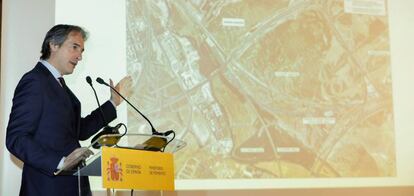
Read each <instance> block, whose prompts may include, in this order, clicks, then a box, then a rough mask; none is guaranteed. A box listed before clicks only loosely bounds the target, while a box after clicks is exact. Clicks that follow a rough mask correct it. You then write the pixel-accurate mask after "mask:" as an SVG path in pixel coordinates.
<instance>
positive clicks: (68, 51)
mask: <svg viewBox="0 0 414 196" xmlns="http://www.w3.org/2000/svg"><path fill="white" fill-rule="evenodd" d="M83 44H84V40H83V38H82V34H80V33H79V32H71V33H69V35H68V37H67V39H66V40H65V42H63V44H62V45H61V46H58V45H54V44H50V49H51V53H50V58H49V59H48V61H49V63H50V64H52V65H53V66H54V67H55V68H56V69H57V70H58V71H59V72H60V74H62V75H68V74H71V73H73V70H74V69H75V67H76V65H77V64H78V62H79V61H80V60H82V53H83V51H84V45H83Z"/></svg>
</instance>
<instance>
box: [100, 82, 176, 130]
mask: <svg viewBox="0 0 414 196" xmlns="http://www.w3.org/2000/svg"><path fill="white" fill-rule="evenodd" d="M96 81H97V82H98V83H99V84H103V85H105V86H108V87H109V88H111V89H112V90H113V91H114V92H115V93H116V94H118V95H119V96H120V97H121V98H122V99H123V100H125V102H127V103H128V105H130V106H131V107H132V108H134V110H135V111H136V112H138V113H139V114H140V115H141V116H142V117H143V118H144V119H145V120H146V121H147V122H148V124H149V125H150V126H151V131H152V135H160V136H168V135H170V134H171V133H174V131H172V130H170V131H167V132H165V133H160V132H158V131H157V130H156V129H155V128H154V126H153V125H152V123H151V121H150V120H149V119H148V118H147V117H146V116H145V115H144V114H142V113H141V112H140V111H139V110H138V109H137V108H136V107H135V106H134V105H132V103H130V102H129V101H128V100H127V99H126V98H125V97H124V96H122V95H121V93H119V92H118V91H117V90H116V89H115V88H114V87H112V86H111V85H109V84H108V83H106V82H105V81H104V80H103V79H102V78H100V77H98V78H96Z"/></svg>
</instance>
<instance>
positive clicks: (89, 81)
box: [86, 76, 92, 85]
mask: <svg viewBox="0 0 414 196" xmlns="http://www.w3.org/2000/svg"><path fill="white" fill-rule="evenodd" d="M86 82H88V84H90V85H92V79H91V77H89V76H86Z"/></svg>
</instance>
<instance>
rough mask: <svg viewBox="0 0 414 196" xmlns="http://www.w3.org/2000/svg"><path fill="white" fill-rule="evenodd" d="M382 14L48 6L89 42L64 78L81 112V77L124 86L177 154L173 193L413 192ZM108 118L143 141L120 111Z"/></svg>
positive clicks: (130, 115)
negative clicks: (172, 139)
mask: <svg viewBox="0 0 414 196" xmlns="http://www.w3.org/2000/svg"><path fill="white" fill-rule="evenodd" d="M391 3H393V2H387V1H386V0H338V1H306V0H278V1H274V0H217V1H210V0H170V1H169V0H122V1H121V0H117V1H111V0H99V1H98V0H89V1H81V0H73V1H62V0H56V23H70V24H77V25H80V26H82V27H84V28H86V29H87V30H88V31H89V33H90V37H89V39H88V41H87V42H86V48H85V49H86V50H85V52H84V58H83V61H82V62H81V63H80V66H77V68H76V70H75V74H73V75H72V76H69V79H68V80H69V82H68V83H70V84H71V85H70V86H71V89H74V90H73V91H74V92H75V94H77V95H78V96H79V98H80V100H81V102H82V103H83V108H82V112H83V113H84V114H86V113H87V112H88V111H90V110H91V109H93V108H95V107H96V103H95V101H94V98H93V94H92V93H91V89H90V88H89V87H88V85H87V83H86V82H85V77H86V76H87V75H90V76H92V77H93V78H95V77H98V76H99V77H102V78H104V79H109V78H112V79H113V80H115V81H118V80H119V79H121V78H122V77H123V76H125V75H131V76H132V77H133V81H134V83H133V94H132V95H131V97H130V101H131V102H132V103H134V104H135V105H136V106H137V107H138V108H139V109H140V110H141V111H142V112H143V113H144V114H146V115H147V116H148V117H149V119H151V121H152V123H153V124H154V125H155V127H156V128H157V129H158V130H159V131H166V130H170V129H173V130H174V131H175V132H176V133H177V138H178V139H181V140H184V141H185V142H186V143H187V146H186V147H185V148H184V149H182V150H181V151H179V152H177V154H176V155H175V174H176V188H177V189H244V188H296V187H348V186H353V187H355V186H390V185H391V186H394V185H395V186H398V185H413V184H414V179H413V178H412V177H411V176H412V173H413V169H412V168H411V167H409V164H410V163H413V160H412V159H413V158H412V157H413V156H409V155H410V151H409V150H408V149H409V148H407V146H411V147H412V146H413V145H412V144H410V142H409V140H407V138H409V137H413V134H411V133H410V132H409V129H410V128H413V126H412V125H408V126H409V127H406V125H405V124H403V123H401V122H403V121H402V120H401V119H399V118H398V116H403V115H404V114H397V109H396V107H397V106H399V107H401V106H403V105H404V104H406V103H403V102H400V101H401V99H399V97H398V96H396V94H398V92H397V93H396V90H395V88H398V87H396V86H395V84H396V83H400V80H401V78H400V77H399V75H398V73H400V72H399V70H398V67H393V66H392V64H391V62H392V58H393V54H394V53H395V52H397V51H393V50H392V49H393V47H394V46H393V45H392V44H391V43H392V39H393V37H392V36H391V35H390V31H391V32H392V31H393V30H392V29H391V27H392V22H393V21H392V20H391V19H390V17H389V16H390V15H389V5H390V4H391ZM394 3H397V2H394ZM399 3H401V2H399ZM394 31H395V30H394ZM396 47H397V46H396ZM395 66H398V65H395ZM394 77H396V78H394ZM97 90H98V94H99V96H100V98H101V99H107V98H108V97H109V90H108V89H107V88H105V87H103V86H100V87H98V88H97ZM400 95H402V94H400ZM118 114H119V116H120V117H119V121H121V122H124V123H126V124H127V125H128V129H129V131H130V132H135V133H150V132H151V131H150V127H149V125H148V123H147V122H146V121H145V120H144V119H142V118H141V117H140V116H139V115H138V114H137V113H136V112H135V111H134V110H132V109H131V108H129V107H127V106H126V105H125V104H123V105H122V106H121V107H120V108H118ZM85 145H86V144H85ZM410 174H411V175H410ZM93 184H94V187H95V188H100V187H101V184H100V181H99V179H93Z"/></svg>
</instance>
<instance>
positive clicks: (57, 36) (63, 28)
mask: <svg viewBox="0 0 414 196" xmlns="http://www.w3.org/2000/svg"><path fill="white" fill-rule="evenodd" d="M71 32H79V33H80V34H81V35H82V37H83V39H84V40H85V41H86V39H87V38H88V33H87V32H86V31H85V30H83V29H82V27H79V26H76V25H67V24H58V25H55V26H54V27H52V28H51V29H50V30H49V31H48V32H47V33H46V36H45V39H44V40H43V44H42V50H41V51H40V53H41V54H42V55H41V56H40V59H42V60H47V59H49V57H50V43H53V44H55V45H58V46H62V44H63V42H65V41H66V39H67V38H68V35H69V34H70V33H71Z"/></svg>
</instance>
